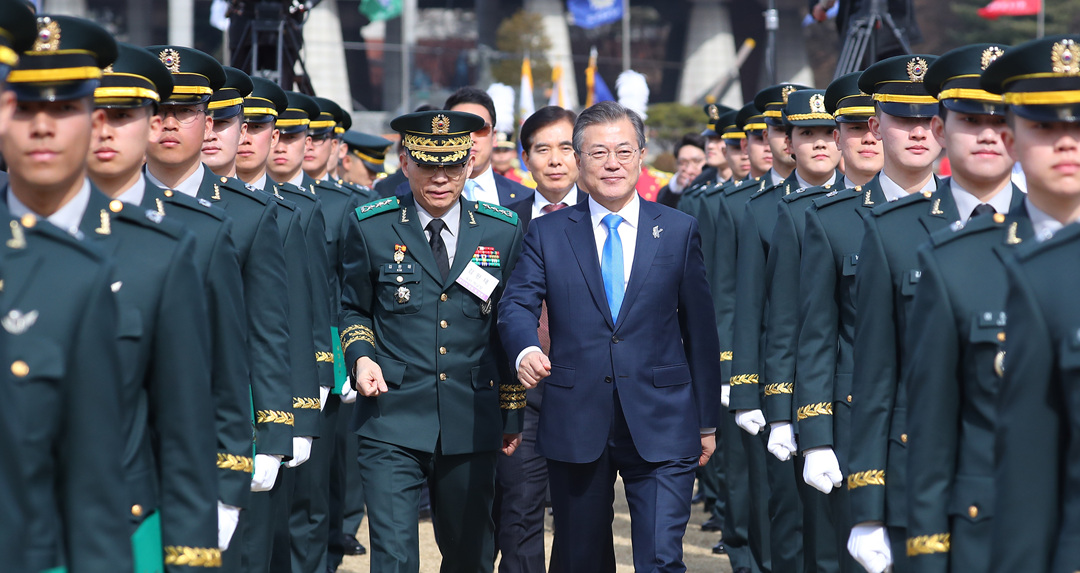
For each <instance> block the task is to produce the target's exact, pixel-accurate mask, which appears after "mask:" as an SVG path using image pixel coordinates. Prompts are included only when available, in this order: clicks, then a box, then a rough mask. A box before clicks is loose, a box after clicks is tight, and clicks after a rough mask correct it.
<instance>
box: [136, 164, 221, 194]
mask: <svg viewBox="0 0 1080 573" xmlns="http://www.w3.org/2000/svg"><path fill="white" fill-rule="evenodd" d="M205 170H206V166H205V165H203V164H202V163H200V164H199V168H198V169H196V170H195V173H192V174H191V177H188V178H187V179H184V180H183V181H181V182H180V184H179V185H177V186H176V187H169V186H168V185H166V184H164V183H162V182H161V180H159V179H158V178H157V177H154V174H153V173H150V170H149V169H147V170H146V180H147V181H149V182H151V183H153V184H154V185H157V186H158V187H161V188H162V189H172V190H174V191H179V192H181V193H183V194H184V195H187V196H188V197H194V196H196V195H198V194H199V187H201V186H202V180H203V173H205Z"/></svg>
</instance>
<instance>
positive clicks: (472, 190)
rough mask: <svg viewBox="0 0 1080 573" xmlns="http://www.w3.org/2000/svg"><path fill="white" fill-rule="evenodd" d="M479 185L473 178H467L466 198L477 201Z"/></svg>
mask: <svg viewBox="0 0 1080 573" xmlns="http://www.w3.org/2000/svg"><path fill="white" fill-rule="evenodd" d="M477 187H479V185H477V183H476V181H473V180H472V179H466V180H465V200H466V201H476V188H477Z"/></svg>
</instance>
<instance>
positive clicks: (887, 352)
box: [847, 54, 960, 573]
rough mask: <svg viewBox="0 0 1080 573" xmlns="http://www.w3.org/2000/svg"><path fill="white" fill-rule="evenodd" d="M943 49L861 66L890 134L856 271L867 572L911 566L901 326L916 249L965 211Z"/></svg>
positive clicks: (856, 472)
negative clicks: (945, 130)
mask: <svg viewBox="0 0 1080 573" xmlns="http://www.w3.org/2000/svg"><path fill="white" fill-rule="evenodd" d="M935 59H936V56H927V55H918V54H916V55H910V56H897V57H894V58H889V59H886V60H882V61H880V62H878V63H876V64H874V65H872V66H870V67H869V68H867V69H866V71H864V72H863V74H862V76H860V77H859V88H860V89H862V91H864V92H866V93H869V94H871V95H872V96H873V99H874V102H875V108H876V113H875V115H874V117H871V118H870V122H869V125H870V130H871V131H873V132H874V134H875V135H876V136H877V137H879V138H880V139H881V140H882V144H883V146H884V150H885V167H884V169H883V170H882V172H881V174H880V175H879V176H878V178H877V179H875V180H874V181H871V182H870V184H869V185H867V186H864V187H863V193H864V194H869V195H871V196H872V195H873V190H872V188H871V189H867V187H872V186H874V185H879V186H880V188H881V190H882V192H883V193H884V195H885V198H886V199H887V200H888V201H889V202H888V203H886V204H884V205H878V206H876V207H874V208H873V210H872V213H871V216H870V217H867V218H866V219H865V220H864V223H865V231H864V234H863V241H862V245H861V246H860V247H859V251H858V256H859V259H858V266H857V267H856V271H855V290H856V299H855V308H856V309H857V312H856V314H855V339H854V341H855V343H854V358H855V362H854V371H853V376H852V388H851V396H852V401H851V404H852V411H851V455H850V474H849V475H848V476H847V486H848V490H849V492H850V494H851V512H852V522H853V523H854V524H855V525H854V526H853V527H852V531H851V535H850V536H849V538H848V550H849V551H850V552H851V554H852V555H853V556H854V557H855V559H856V560H857V561H859V562H860V563H861V564H862V565H863V567H866V568H867V569H868V570H869V571H881V570H884V568H885V567H886V566H887V564H888V563H889V562H892V563H893V569H894V571H896V572H897V573H904V572H906V571H907V570H908V569H907V555H906V552H905V543H904V541H905V540H906V537H907V535H906V533H905V523H906V521H907V515H906V509H905V508H904V501H905V500H906V496H907V491H906V489H905V487H906V486H905V483H906V480H905V479H904V475H905V473H906V472H905V470H906V467H905V465H906V463H907V461H906V457H905V456H904V454H905V452H906V450H905V448H906V443H907V434H906V433H905V429H904V423H905V422H906V421H907V420H906V418H907V414H906V412H905V409H904V406H905V402H906V401H907V395H906V391H905V390H904V389H903V387H902V386H901V385H900V357H901V356H902V355H903V353H904V348H903V344H902V341H903V333H904V326H905V322H906V318H907V312H908V308H909V305H910V302H911V297H912V295H914V292H915V285H916V284H918V280H919V270H918V268H917V266H916V265H917V264H918V262H917V261H916V256H915V251H916V248H918V246H919V245H921V244H922V243H924V242H926V240H927V238H928V237H929V235H930V234H931V233H933V232H934V231H936V230H938V229H943V228H945V227H947V226H949V225H950V224H951V223H952V222H953V221H956V220H957V219H959V218H960V215H959V213H958V212H957V210H956V202H955V200H954V199H953V195H952V193H950V192H948V191H945V192H942V193H933V192H934V190H935V189H937V188H938V181H937V178H936V177H935V176H934V174H933V171H932V169H933V162H934V160H935V159H937V157H938V155H939V154H940V152H941V145H940V144H939V143H938V142H937V140H936V139H935V138H934V137H933V134H932V133H931V130H930V120H931V118H933V117H934V116H935V115H937V110H938V105H937V99H935V98H934V97H933V96H931V95H929V94H927V93H926V89H925V87H924V84H923V80H924V78H925V76H926V70H927V68H928V67H929V66H930V65H931V64H932V63H933V62H934V60H935Z"/></svg>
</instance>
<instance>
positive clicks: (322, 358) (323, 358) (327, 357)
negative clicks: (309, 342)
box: [315, 351, 334, 364]
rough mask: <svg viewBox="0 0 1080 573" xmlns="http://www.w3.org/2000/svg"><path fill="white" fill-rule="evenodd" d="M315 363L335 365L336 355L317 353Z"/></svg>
mask: <svg viewBox="0 0 1080 573" xmlns="http://www.w3.org/2000/svg"><path fill="white" fill-rule="evenodd" d="M315 362H329V363H331V364H333V363H334V353H333V352H318V351H316V352H315Z"/></svg>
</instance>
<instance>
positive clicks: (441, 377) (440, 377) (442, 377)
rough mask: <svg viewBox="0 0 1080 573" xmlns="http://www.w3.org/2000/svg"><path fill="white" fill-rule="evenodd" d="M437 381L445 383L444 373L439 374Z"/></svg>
mask: <svg viewBox="0 0 1080 573" xmlns="http://www.w3.org/2000/svg"><path fill="white" fill-rule="evenodd" d="M439 380H441V381H445V380H446V373H445V372H443V373H441V374H439Z"/></svg>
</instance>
